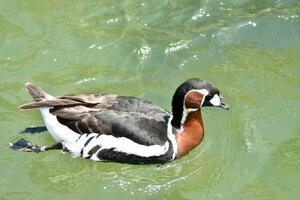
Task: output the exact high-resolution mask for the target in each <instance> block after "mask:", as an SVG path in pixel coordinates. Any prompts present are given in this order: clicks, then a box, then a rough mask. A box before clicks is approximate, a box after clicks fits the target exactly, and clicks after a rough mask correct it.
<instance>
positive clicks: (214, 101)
mask: <svg viewBox="0 0 300 200" xmlns="http://www.w3.org/2000/svg"><path fill="white" fill-rule="evenodd" d="M209 102H210V103H211V104H212V105H213V106H220V105H221V99H220V97H219V95H217V94H215V95H214V97H213V98H212V99H211V100H210V101H209Z"/></svg>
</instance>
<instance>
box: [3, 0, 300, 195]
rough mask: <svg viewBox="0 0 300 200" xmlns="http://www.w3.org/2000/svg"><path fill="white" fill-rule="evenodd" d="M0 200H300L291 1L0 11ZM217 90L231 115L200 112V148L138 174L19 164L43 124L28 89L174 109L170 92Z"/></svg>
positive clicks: (93, 4)
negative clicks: (24, 145)
mask: <svg viewBox="0 0 300 200" xmlns="http://www.w3.org/2000/svg"><path fill="white" fill-rule="evenodd" d="M0 72H1V73H0V80H1V81H0V127H1V129H0V130H1V136H0V137H1V140H0V141H1V142H0V171H1V178H0V199H9V200H10V199H22V200H23V199H30V200H31V199H142V198H145V199H197V200H198V199H204V200H207V199H229V200H231V199H270V200H271V199H272V200H277V199H299V195H300V129H299V124H300V122H299V114H300V102H299V96H300V87H299V86H300V79H299V78H300V1H299V0H227V1H225V0H224V1H220V0H211V1H208V0H206V1H204V0H202V1H167V0H156V1H112V0H106V1H104V0H103V1H99V2H97V1H21V0H20V1H13V0H9V1H5V0H1V2H0ZM190 77H199V78H202V79H206V80H209V81H210V82H212V83H214V84H215V85H216V86H217V87H218V88H219V89H220V90H221V91H222V93H223V96H224V98H225V99H226V100H227V102H228V104H230V106H231V110H230V111H224V110H221V109H212V108H206V109H203V116H204V123H205V128H206V137H205V140H204V142H203V143H202V144H201V146H199V147H198V148H196V149H195V150H193V151H192V152H191V153H190V154H189V155H188V156H186V157H184V158H182V159H181V160H177V161H174V162H172V163H168V164H165V165H146V166H136V165H127V164H117V163H95V162H91V161H87V160H84V159H79V158H77V159H72V158H71V157H70V155H69V154H67V153H66V154H62V153H60V152H49V153H45V154H42V153H41V154H29V153H28V154H26V153H21V152H14V151H11V150H10V149H9V148H8V143H9V142H12V141H15V140H17V139H19V138H20V137H25V138H26V139H29V140H31V141H33V142H34V143H36V144H41V145H50V144H52V143H53V139H52V138H51V137H50V136H49V134H47V133H44V134H38V135H20V134H19V131H20V130H21V129H23V128H24V127H27V126H30V125H40V124H42V120H41V116H40V114H39V112H38V111H28V112H21V111H19V110H18V106H19V105H20V104H22V103H25V102H28V101H31V98H30V97H29V95H28V94H27V93H26V91H25V89H24V83H25V82H27V81H29V80H31V81H33V82H34V83H36V84H37V85H39V86H41V87H42V88H44V89H45V90H46V91H48V92H49V93H51V94H53V95H63V94H68V93H69V94H70V93H87V92H116V93H119V94H122V95H134V96H138V97H142V98H146V99H149V100H151V101H153V102H155V103H157V104H159V105H161V106H162V107H164V108H167V109H170V101H171V96H172V94H173V92H174V90H175V88H176V87H177V86H178V85H179V84H180V83H181V82H182V81H184V80H185V79H187V78H190Z"/></svg>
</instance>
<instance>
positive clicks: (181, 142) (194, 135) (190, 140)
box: [176, 110, 204, 158]
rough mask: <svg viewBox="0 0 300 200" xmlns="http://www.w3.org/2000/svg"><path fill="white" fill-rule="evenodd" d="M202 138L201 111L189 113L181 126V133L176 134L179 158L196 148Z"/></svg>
mask: <svg viewBox="0 0 300 200" xmlns="http://www.w3.org/2000/svg"><path fill="white" fill-rule="evenodd" d="M203 137H204V127H203V121H202V116H201V110H197V111H194V112H191V113H189V115H188V116H187V119H186V121H185V123H184V125H183V131H182V132H181V133H177V134H176V142H177V145H178V155H177V158H180V157H182V156H184V155H186V154H188V153H189V152H190V151H191V150H192V149H194V148H195V147H196V146H198V145H199V144H200V143H201V141H202V140H203Z"/></svg>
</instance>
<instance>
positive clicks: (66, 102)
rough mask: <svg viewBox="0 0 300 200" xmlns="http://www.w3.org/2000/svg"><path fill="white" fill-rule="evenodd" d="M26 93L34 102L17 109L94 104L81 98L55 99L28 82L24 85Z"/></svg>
mask: <svg viewBox="0 0 300 200" xmlns="http://www.w3.org/2000/svg"><path fill="white" fill-rule="evenodd" d="M25 86H26V89H27V91H28V93H29V94H30V95H31V96H32V97H33V99H34V100H35V102H31V103H26V104H23V105H21V106H20V107H19V108H20V109H22V110H26V109H33V108H42V107H56V106H58V107H64V106H78V105H91V104H94V103H91V102H85V101H84V100H83V99H81V98H76V97H72V96H71V97H69V96H65V97H62V98H55V97H53V96H51V95H49V94H47V93H46V92H44V91H43V90H42V89H41V88H39V87H37V86H34V85H33V84H32V83H30V82H28V83H26V84H25Z"/></svg>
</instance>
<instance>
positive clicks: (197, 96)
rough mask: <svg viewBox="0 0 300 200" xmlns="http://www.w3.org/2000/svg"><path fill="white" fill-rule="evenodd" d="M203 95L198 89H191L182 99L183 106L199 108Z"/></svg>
mask: <svg viewBox="0 0 300 200" xmlns="http://www.w3.org/2000/svg"><path fill="white" fill-rule="evenodd" d="M203 98H204V97H203V95H202V94H201V93H200V92H198V91H191V92H189V93H187V95H186V96H185V100H184V106H185V108H187V109H189V108H193V109H199V108H200V106H201V102H202V99H203Z"/></svg>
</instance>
